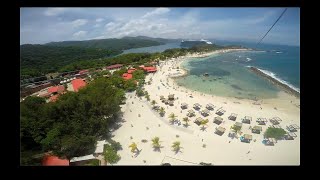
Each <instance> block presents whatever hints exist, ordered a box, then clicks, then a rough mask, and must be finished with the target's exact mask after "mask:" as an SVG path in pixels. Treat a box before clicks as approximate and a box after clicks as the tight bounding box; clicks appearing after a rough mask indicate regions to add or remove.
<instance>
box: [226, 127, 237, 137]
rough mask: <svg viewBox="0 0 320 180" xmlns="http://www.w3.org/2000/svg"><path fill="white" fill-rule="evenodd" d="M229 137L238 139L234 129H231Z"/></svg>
mask: <svg viewBox="0 0 320 180" xmlns="http://www.w3.org/2000/svg"><path fill="white" fill-rule="evenodd" d="M228 137H230V138H231V139H233V138H235V137H237V132H236V131H235V130H233V129H231V131H230V132H229V134H228Z"/></svg>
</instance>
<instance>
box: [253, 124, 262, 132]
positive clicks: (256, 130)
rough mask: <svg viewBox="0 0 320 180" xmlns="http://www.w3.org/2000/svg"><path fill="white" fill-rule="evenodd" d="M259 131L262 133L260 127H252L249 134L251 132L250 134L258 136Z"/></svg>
mask: <svg viewBox="0 0 320 180" xmlns="http://www.w3.org/2000/svg"><path fill="white" fill-rule="evenodd" d="M261 131H262V127H261V126H254V127H253V128H252V129H251V132H252V133H256V134H260V132H261Z"/></svg>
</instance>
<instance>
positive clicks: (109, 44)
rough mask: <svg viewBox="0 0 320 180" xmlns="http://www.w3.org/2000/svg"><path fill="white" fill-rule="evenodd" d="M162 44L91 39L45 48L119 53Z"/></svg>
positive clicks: (57, 43) (133, 40)
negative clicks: (91, 49) (100, 50)
mask: <svg viewBox="0 0 320 180" xmlns="http://www.w3.org/2000/svg"><path fill="white" fill-rule="evenodd" d="M161 44H163V43H161V42H158V41H153V40H148V39H142V38H134V37H130V38H122V39H115V38H113V39H93V40H87V41H62V42H51V43H47V44H45V45H47V46H59V47H69V46H74V47H82V48H98V49H108V50H113V51H119V50H120V51H121V50H126V49H131V48H140V47H148V46H158V45H161Z"/></svg>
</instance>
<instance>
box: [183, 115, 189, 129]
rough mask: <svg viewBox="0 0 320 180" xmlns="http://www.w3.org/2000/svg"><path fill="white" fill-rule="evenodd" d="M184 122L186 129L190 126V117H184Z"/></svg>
mask: <svg viewBox="0 0 320 180" xmlns="http://www.w3.org/2000/svg"><path fill="white" fill-rule="evenodd" d="M182 121H184V122H185V124H184V125H185V126H186V127H188V125H189V124H188V122H189V121H190V119H189V118H188V117H184V118H183V119H182Z"/></svg>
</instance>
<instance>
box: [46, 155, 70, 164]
mask: <svg viewBox="0 0 320 180" xmlns="http://www.w3.org/2000/svg"><path fill="white" fill-rule="evenodd" d="M42 165H43V166H69V160H68V159H60V158H59V157H57V156H45V157H44V158H43V160H42Z"/></svg>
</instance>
